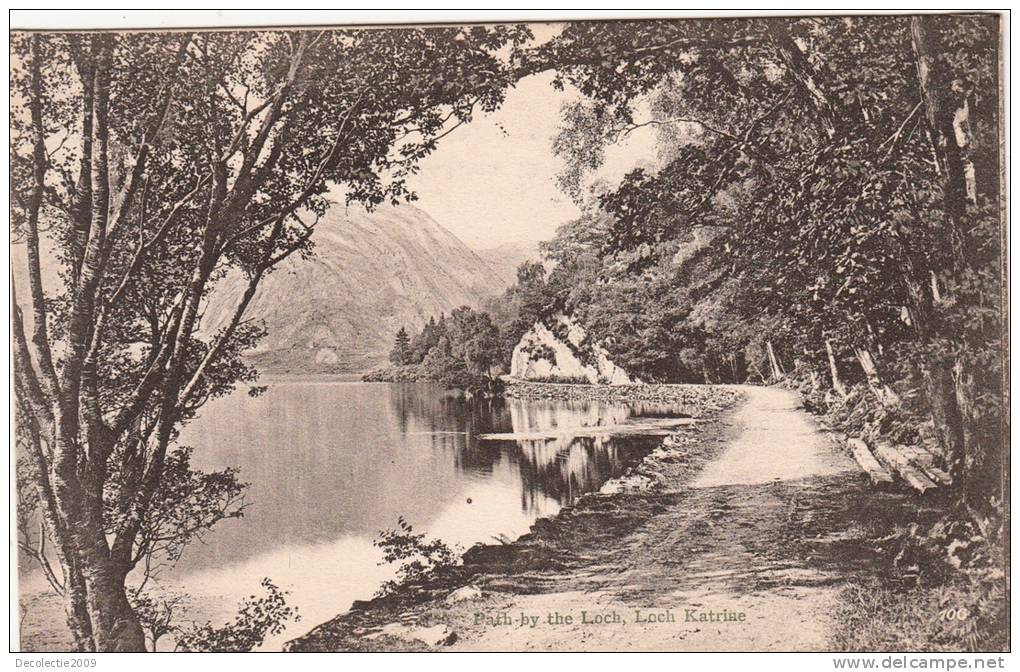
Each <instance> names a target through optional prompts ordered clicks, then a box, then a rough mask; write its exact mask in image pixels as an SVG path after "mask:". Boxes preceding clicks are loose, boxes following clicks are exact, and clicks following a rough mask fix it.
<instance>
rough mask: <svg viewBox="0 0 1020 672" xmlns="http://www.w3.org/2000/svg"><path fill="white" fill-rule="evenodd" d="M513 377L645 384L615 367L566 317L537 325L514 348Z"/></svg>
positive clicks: (603, 351) (561, 316)
mask: <svg viewBox="0 0 1020 672" xmlns="http://www.w3.org/2000/svg"><path fill="white" fill-rule="evenodd" d="M510 377H511V378H516V379H519V380H563V381H568V380H569V381H576V382H588V383H592V384H605V385H631V384H633V383H640V382H641V381H640V380H638V379H636V378H633V377H631V376H630V374H628V373H627V372H626V371H624V370H623V369H622V368H621V367H619V366H617V365H616V364H614V363H613V361H612V360H611V359H610V358H609V354H608V353H607V352H606V350H605V348H603V347H602V346H600V345H599V344H598V343H594V342H592V341H591V340H590V339H589V338H588V334H587V332H585V330H584V328H583V327H581V325H579V324H576V323H575V322H573V321H572V320H571V319H570V318H569V317H567V316H565V315H556V316H554V317H553V318H551V319H550V320H548V323H543V322H536V323H535V326H533V327H532V328H531V329H530V330H529V331H528V332H527V333H526V334H524V336H523V337H521V340H520V342H519V343H518V344H517V346H516V347H515V348H514V352H513V358H512V360H511V363H510Z"/></svg>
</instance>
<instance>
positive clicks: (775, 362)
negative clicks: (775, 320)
mask: <svg viewBox="0 0 1020 672" xmlns="http://www.w3.org/2000/svg"><path fill="white" fill-rule="evenodd" d="M765 351H766V352H768V355H769V367H770V368H771V369H772V380H773V382H775V381H777V380H782V379H783V367H782V366H780V365H779V359H778V358H777V357H776V351H775V349H774V348H773V347H772V341H765Z"/></svg>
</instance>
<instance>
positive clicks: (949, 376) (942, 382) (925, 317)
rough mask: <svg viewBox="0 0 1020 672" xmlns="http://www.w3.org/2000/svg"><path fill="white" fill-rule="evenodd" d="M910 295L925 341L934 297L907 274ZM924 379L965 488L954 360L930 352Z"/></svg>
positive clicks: (939, 432) (941, 437)
mask: <svg viewBox="0 0 1020 672" xmlns="http://www.w3.org/2000/svg"><path fill="white" fill-rule="evenodd" d="M906 284H907V296H908V297H909V299H910V301H909V303H910V305H909V306H908V310H909V312H910V323H911V324H912V325H913V326H914V331H915V333H916V334H917V336H918V340H919V341H921V342H922V343H923V342H925V341H926V340H927V339H928V338H930V337H931V333H930V324H931V311H932V308H933V306H932V300H931V297H930V295H929V294H928V293H927V292H926V291H925V283H922V282H918V281H917V280H916V279H914V278H911V277H910V276H909V274H908V275H907V277H906ZM919 368H920V373H921V381H922V383H923V386H924V392H925V396H926V397H927V399H928V407H929V411H930V413H931V419H932V423H933V426H934V430H935V436H936V438H937V439H938V441H939V444H940V445H941V446H942V450H943V451H944V454H945V457H946V460H947V461H948V462H949V474H950V476H952V478H953V486H954V487H956V488H959V489H960V490H961V491H962V488H963V487H964V466H965V456H966V443H965V441H964V432H963V416H962V414H961V413H960V406H959V401H958V399H957V395H956V388H955V383H954V380H953V362H952V361H950V360H949V359H948V358H947V357H945V356H944V355H940V354H939V353H938V352H930V353H929V354H927V355H926V356H925V357H924V358H923V359H922V361H921V362H920V366H919Z"/></svg>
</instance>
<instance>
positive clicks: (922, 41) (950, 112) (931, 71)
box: [910, 16, 973, 265]
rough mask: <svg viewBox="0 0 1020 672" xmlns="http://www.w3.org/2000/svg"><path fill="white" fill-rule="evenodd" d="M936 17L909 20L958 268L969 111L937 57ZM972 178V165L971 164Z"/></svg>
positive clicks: (962, 239)
mask: <svg viewBox="0 0 1020 672" xmlns="http://www.w3.org/2000/svg"><path fill="white" fill-rule="evenodd" d="M937 18H938V17H935V16H914V17H912V18H911V19H910V29H911V36H912V41H913V47H914V54H915V57H916V61H917V80H918V85H919V88H920V89H921V98H922V100H923V101H924V109H925V118H926V120H927V123H928V130H929V133H930V137H931V140H932V145H933V149H934V152H935V159H936V166H937V167H938V173H939V178H940V182H941V186H942V203H943V210H944V211H945V216H946V220H947V224H948V231H947V233H948V234H949V241H950V243H951V245H952V250H953V253H954V254H953V260H954V263H955V264H956V265H959V264H961V263H962V262H963V261H964V260H965V258H966V244H965V235H964V230H963V221H964V216H965V214H966V207H967V202H968V180H967V173H968V170H967V163H968V162H967V161H966V160H965V152H964V151H963V149H961V146H960V143H959V142H958V136H957V125H958V120H959V125H960V129H961V133H963V134H964V135H965V136H966V137H964V141H965V142H966V143H967V144H968V145H969V143H970V138H969V121H968V123H966V124H964V123H963V122H964V121H965V120H969V112H968V107H967V100H966V98H964V97H963V95H962V94H961V93H958V92H954V91H953V88H952V86H951V78H950V76H949V73H948V72H946V66H945V65H944V64H942V62H941V61H940V59H939V58H938V56H939V54H940V52H941V50H942V44H941V39H940V36H939V28H938V24H937ZM970 173H971V175H973V162H970Z"/></svg>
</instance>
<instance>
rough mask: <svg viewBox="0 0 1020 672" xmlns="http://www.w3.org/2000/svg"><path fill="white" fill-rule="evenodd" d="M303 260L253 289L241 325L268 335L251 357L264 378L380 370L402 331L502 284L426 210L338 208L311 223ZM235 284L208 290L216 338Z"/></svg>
mask: <svg viewBox="0 0 1020 672" xmlns="http://www.w3.org/2000/svg"><path fill="white" fill-rule="evenodd" d="M313 241H314V242H315V248H314V251H313V254H312V256H311V257H310V258H308V259H302V258H299V257H298V255H293V256H292V257H290V258H289V259H287V260H286V261H285V262H284V263H283V264H282V265H281V267H280V268H279V269H277V270H276V271H274V272H273V273H271V274H270V275H269V276H267V277H266V278H265V279H264V280H263V281H262V284H261V285H260V287H259V289H258V291H257V293H256V294H255V297H254V299H253V300H252V302H251V305H250V306H249V308H248V312H247V315H246V318H250V319H255V320H263V321H264V322H265V325H266V328H267V330H268V332H269V333H268V335H267V336H266V337H265V338H264V339H263V340H262V341H261V343H259V345H258V347H257V349H256V350H255V351H254V352H253V353H252V359H253V361H254V362H255V363H256V365H257V366H258V367H259V369H260V370H262V371H265V372H269V373H285V372H293V373H333V372H335V373H342V372H350V371H364V370H367V369H370V368H373V367H375V366H378V365H380V364H382V363H384V362H385V361H386V359H387V354H388V353H389V350H390V348H391V347H392V346H393V337H394V334H396V332H397V330H398V329H400V327H406V328H407V329H408V330H413V331H418V330H419V329H420V328H421V327H422V326H423V325H424V323H425V322H426V321H427V320H428V318H429V317H432V316H435V317H438V316H439V314H440V313H442V312H445V313H449V312H450V311H451V310H453V309H454V308H457V307H459V306H464V305H468V306H472V307H477V306H478V305H479V303H480V302H481V301H482V300H483V299H484V298H486V297H489V296H495V295H497V294H499V293H500V292H502V291H503V290H504V289H505V288H506V283H505V282H504V281H503V280H502V279H501V278H500V277H498V276H497V274H496V273H494V272H493V269H492V268H490V267H489V265H488V264H486V263H485V262H484V261H483V260H482V259H481V258H480V257H479V256H478V255H477V254H475V253H474V252H472V251H471V250H470V249H469V248H468V247H467V246H466V245H465V244H464V243H462V242H461V241H460V239H458V238H457V237H456V236H454V235H453V234H452V233H450V232H449V231H447V230H446V229H444V228H443V227H442V226H441V225H440V224H439V223H437V222H436V221H435V220H434V219H432V218H431V217H430V216H429V215H428V214H427V213H426V212H424V211H422V210H419V209H418V208H415V207H413V206H410V205H400V206H396V207H394V206H389V205H381V206H379V207H378V208H376V209H375V210H373V211H372V212H366V211H365V210H364V209H363V208H361V207H355V206H351V207H344V206H343V205H336V206H335V207H334V208H333V209H332V210H330V211H329V212H327V213H326V215H325V216H324V217H323V219H322V221H320V222H319V224H318V226H317V228H316V231H315V236H314V237H313ZM244 287H245V283H244V280H243V278H240V277H229V276H228V277H227V278H225V279H224V280H223V281H222V282H221V283H220V284H219V285H218V286H217V288H216V290H215V291H214V293H213V295H212V297H211V298H210V301H209V308H208V310H206V314H205V318H204V319H203V325H202V326H203V331H209V332H210V333H212V332H215V331H216V330H217V329H219V328H220V327H221V326H222V324H223V323H224V322H225V321H226V320H227V319H228V318H229V316H230V315H231V313H232V312H233V309H234V306H236V305H237V300H238V298H239V297H240V296H241V294H242V293H243V291H244Z"/></svg>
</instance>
